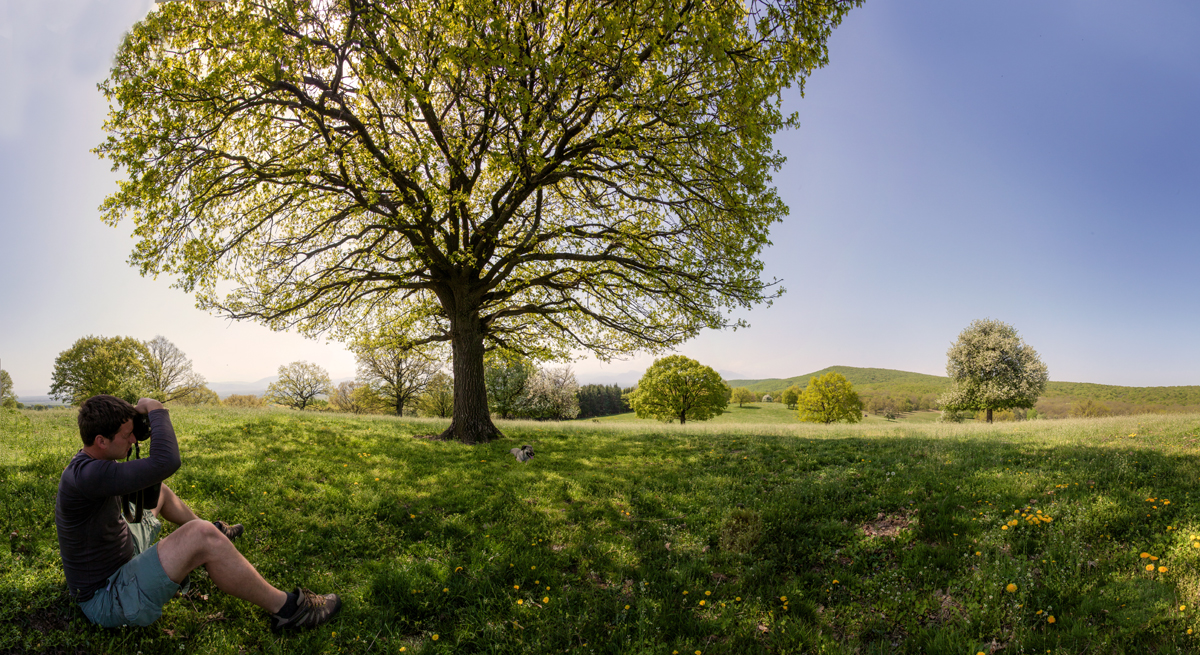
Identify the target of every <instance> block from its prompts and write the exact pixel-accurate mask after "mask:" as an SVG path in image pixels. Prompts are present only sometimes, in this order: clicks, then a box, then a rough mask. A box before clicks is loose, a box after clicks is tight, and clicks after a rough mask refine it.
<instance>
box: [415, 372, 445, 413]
mask: <svg viewBox="0 0 1200 655" xmlns="http://www.w3.org/2000/svg"><path fill="white" fill-rule="evenodd" d="M418 406H419V407H420V409H421V413H423V414H424V415H425V416H437V417H440V418H447V417H449V416H450V415H451V414H453V413H454V379H453V378H451V377H450V376H449V375H446V374H445V373H443V372H442V371H438V372H437V373H434V374H433V377H432V378H430V379H429V384H428V385H426V386H425V393H424V394H422V395H421V399H420V402H419V404H418Z"/></svg>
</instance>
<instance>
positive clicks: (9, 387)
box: [0, 369, 19, 409]
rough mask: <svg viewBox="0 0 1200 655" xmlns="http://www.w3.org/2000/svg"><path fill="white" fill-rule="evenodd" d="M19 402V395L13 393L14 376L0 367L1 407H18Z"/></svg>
mask: <svg viewBox="0 0 1200 655" xmlns="http://www.w3.org/2000/svg"><path fill="white" fill-rule="evenodd" d="M18 404H19V403H18V402H17V395H16V394H15V393H13V381H12V376H10V375H9V374H8V371H5V370H3V369H0V407H7V408H9V409H16V408H17V405H18Z"/></svg>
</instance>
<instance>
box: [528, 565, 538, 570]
mask: <svg viewBox="0 0 1200 655" xmlns="http://www.w3.org/2000/svg"><path fill="white" fill-rule="evenodd" d="M536 568H537V567H536V566H531V567H529V570H530V571H532V570H534V569H536Z"/></svg>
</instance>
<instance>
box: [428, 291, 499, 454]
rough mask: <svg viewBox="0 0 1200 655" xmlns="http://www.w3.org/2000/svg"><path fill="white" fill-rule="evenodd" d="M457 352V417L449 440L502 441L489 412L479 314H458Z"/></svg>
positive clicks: (453, 331) (453, 333)
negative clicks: (498, 439)
mask: <svg viewBox="0 0 1200 655" xmlns="http://www.w3.org/2000/svg"><path fill="white" fill-rule="evenodd" d="M450 337H451V346H452V347H453V352H454V413H453V418H452V419H451V420H450V427H448V428H446V431H445V432H443V433H442V437H443V438H445V439H455V440H457V441H461V442H462V443H465V444H477V443H487V442H489V441H491V440H492V439H497V438H499V437H501V436H502V435H501V434H500V431H499V430H497V429H496V426H495V425H494V424H493V423H492V416H491V414H490V413H489V412H488V402H487V387H486V386H485V385H484V383H483V329H482V326H481V325H480V322H479V314H478V312H475V311H470V312H457V313H456V315H455V316H454V317H453V318H452V319H451V321H450Z"/></svg>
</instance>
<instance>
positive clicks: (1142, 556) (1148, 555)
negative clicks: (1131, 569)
mask: <svg viewBox="0 0 1200 655" xmlns="http://www.w3.org/2000/svg"><path fill="white" fill-rule="evenodd" d="M1147 557H1150V553H1142V554H1141V558H1142V559H1146V558H1147Z"/></svg>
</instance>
